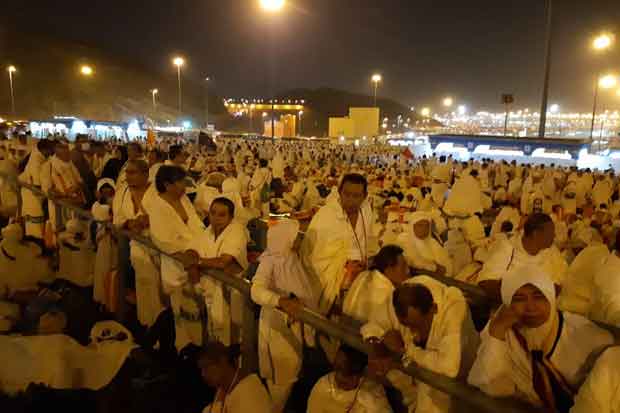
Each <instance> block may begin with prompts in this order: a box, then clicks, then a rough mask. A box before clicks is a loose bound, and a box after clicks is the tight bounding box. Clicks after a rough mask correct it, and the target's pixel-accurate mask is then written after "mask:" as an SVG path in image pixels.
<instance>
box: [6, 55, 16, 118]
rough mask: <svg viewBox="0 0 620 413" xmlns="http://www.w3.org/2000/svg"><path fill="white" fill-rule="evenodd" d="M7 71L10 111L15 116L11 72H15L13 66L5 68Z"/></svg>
mask: <svg viewBox="0 0 620 413" xmlns="http://www.w3.org/2000/svg"><path fill="white" fill-rule="evenodd" d="M6 71H7V72H9V86H10V87H11V113H12V114H13V116H15V94H14V92H13V73H15V72H17V69H16V68H15V66H13V65H11V66H9V67H7V68H6Z"/></svg>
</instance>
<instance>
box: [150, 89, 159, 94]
mask: <svg viewBox="0 0 620 413" xmlns="http://www.w3.org/2000/svg"><path fill="white" fill-rule="evenodd" d="M151 93H153V94H154V95H156V94H158V93H159V90H158V89H153V90H151Z"/></svg>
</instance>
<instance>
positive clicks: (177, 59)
mask: <svg viewBox="0 0 620 413" xmlns="http://www.w3.org/2000/svg"><path fill="white" fill-rule="evenodd" d="M172 64H174V65H175V66H176V67H177V94H178V98H179V115H181V113H182V111H183V95H182V91H181V67H183V65H184V64H185V59H183V58H182V57H175V58H174V59H173V60H172Z"/></svg>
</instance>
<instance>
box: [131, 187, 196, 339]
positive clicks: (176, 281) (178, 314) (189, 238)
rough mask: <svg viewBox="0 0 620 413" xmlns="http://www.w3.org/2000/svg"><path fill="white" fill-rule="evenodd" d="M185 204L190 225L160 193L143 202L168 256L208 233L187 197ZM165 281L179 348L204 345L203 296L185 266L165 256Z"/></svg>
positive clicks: (157, 241) (154, 233) (153, 231)
mask: <svg viewBox="0 0 620 413" xmlns="http://www.w3.org/2000/svg"><path fill="white" fill-rule="evenodd" d="M150 190H151V188H150V189H149V191H150ZM181 204H182V205H183V208H184V209H185V213H186V214H187V216H188V219H187V222H183V220H182V219H181V217H180V216H179V214H177V212H176V211H175V209H174V208H173V207H172V206H171V205H170V204H168V202H166V201H165V200H164V199H163V198H162V197H161V196H160V195H159V194H157V193H153V194H152V195H148V196H147V195H146V194H145V199H143V200H142V206H143V207H144V210H145V211H146V213H147V214H148V215H149V225H150V232H151V239H152V241H153V243H154V244H155V245H156V246H157V247H158V248H160V249H161V250H162V251H164V252H166V253H168V254H175V253H177V252H184V251H186V250H188V249H189V248H190V246H191V245H192V242H193V241H194V240H195V239H196V238H198V237H199V236H201V234H202V233H204V232H205V227H204V224H203V223H202V221H201V220H200V217H198V214H197V213H196V210H195V209H194V207H193V206H192V203H191V202H190V201H189V199H188V198H187V196H183V197H182V198H181ZM161 278H162V286H163V290H164V292H166V293H169V294H170V301H171V305H172V310H173V312H174V315H175V328H176V336H177V337H176V346H177V349H179V350H180V349H182V348H183V347H185V346H186V345H187V344H189V343H194V344H197V345H200V344H201V343H202V329H201V328H200V317H199V311H198V304H197V303H198V301H199V300H200V296H199V294H198V293H197V292H196V290H195V288H194V286H193V285H190V284H189V282H188V276H187V272H186V271H185V269H184V268H183V265H182V264H181V263H179V262H178V261H176V260H174V259H172V258H169V257H167V256H163V255H162V256H161Z"/></svg>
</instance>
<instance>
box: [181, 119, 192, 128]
mask: <svg viewBox="0 0 620 413" xmlns="http://www.w3.org/2000/svg"><path fill="white" fill-rule="evenodd" d="M191 127H192V122H190V121H188V120H186V121H183V128H184V129H189V128H191Z"/></svg>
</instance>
